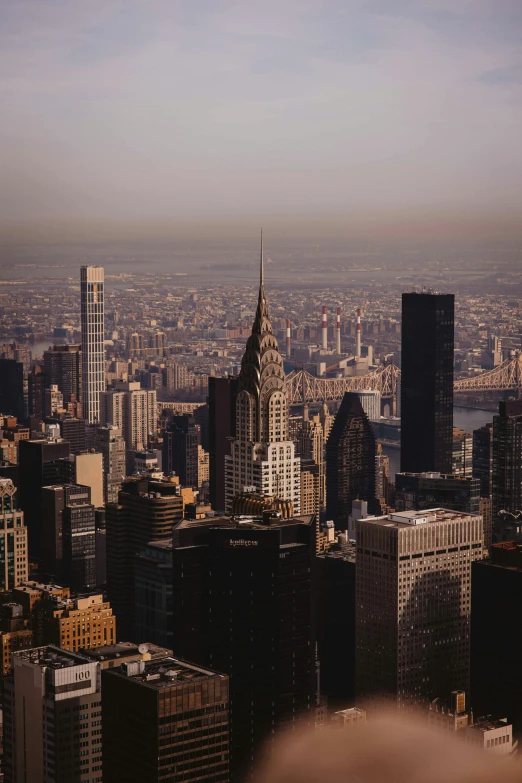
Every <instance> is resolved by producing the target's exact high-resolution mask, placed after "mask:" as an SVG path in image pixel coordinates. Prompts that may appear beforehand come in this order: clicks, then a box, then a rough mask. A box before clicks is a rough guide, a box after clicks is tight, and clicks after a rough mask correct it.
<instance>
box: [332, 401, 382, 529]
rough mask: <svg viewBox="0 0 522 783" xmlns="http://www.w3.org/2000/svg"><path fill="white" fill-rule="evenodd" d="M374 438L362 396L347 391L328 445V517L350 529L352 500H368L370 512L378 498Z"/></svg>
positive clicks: (376, 507)
mask: <svg viewBox="0 0 522 783" xmlns="http://www.w3.org/2000/svg"><path fill="white" fill-rule="evenodd" d="M375 452H376V447H375V435H374V434H373V430H372V427H371V424H370V422H369V421H368V417H367V416H366V414H365V412H364V410H363V408H362V405H361V401H360V399H359V397H358V396H357V395H356V394H352V393H350V392H346V394H345V395H344V397H343V401H342V402H341V407H340V408H339V411H338V412H337V416H336V417H335V421H334V423H333V427H332V429H331V432H330V436H329V438H328V442H327V444H326V516H327V518H328V519H333V521H334V522H335V524H336V527H337V526H338V527H340V528H342V529H343V530H347V529H348V516H349V515H350V513H351V510H352V501H354V500H365V501H366V502H367V503H368V507H369V511H370V513H374V512H376V511H378V510H379V508H380V507H379V506H378V504H377V501H376V498H375Z"/></svg>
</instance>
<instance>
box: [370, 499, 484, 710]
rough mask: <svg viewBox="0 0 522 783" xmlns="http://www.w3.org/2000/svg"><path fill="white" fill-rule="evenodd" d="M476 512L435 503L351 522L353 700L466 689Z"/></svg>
mask: <svg viewBox="0 0 522 783" xmlns="http://www.w3.org/2000/svg"><path fill="white" fill-rule="evenodd" d="M483 539H484V533H483V522H482V517H481V516H480V515H478V514H477V515H471V514H461V513H458V512H455V511H447V510H444V509H441V508H435V509H427V510H424V511H402V512H398V513H392V514H389V515H386V516H382V517H369V518H367V519H362V520H360V521H359V522H358V523H357V575H356V690H357V696H358V699H359V700H361V699H364V700H372V699H376V698H379V699H386V700H389V701H392V702H394V703H396V704H397V706H399V707H406V706H409V705H414V704H427V702H428V701H430V700H432V699H434V698H436V697H437V696H439V695H440V694H445V693H451V692H452V691H454V690H462V691H467V690H468V689H469V633H470V602H471V563H472V562H473V561H474V560H479V559H481V558H482V557H483Z"/></svg>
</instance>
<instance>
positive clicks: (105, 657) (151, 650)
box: [82, 642, 172, 662]
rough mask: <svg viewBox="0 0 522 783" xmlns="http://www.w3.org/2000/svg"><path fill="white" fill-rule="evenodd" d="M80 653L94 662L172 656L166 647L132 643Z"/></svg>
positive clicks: (111, 645)
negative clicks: (144, 656)
mask: <svg viewBox="0 0 522 783" xmlns="http://www.w3.org/2000/svg"><path fill="white" fill-rule="evenodd" d="M82 653H83V654H84V655H86V656H88V657H89V658H91V659H92V660H95V661H112V660H115V659H118V658H121V659H122V662H124V661H125V658H127V657H131V656H133V655H136V656H138V655H150V656H151V658H152V659H153V660H154V658H158V657H160V658H168V657H169V656H171V655H172V650H169V649H168V648H167V647H158V645H156V644H150V643H149V642H144V643H143V644H134V642H118V643H117V644H106V645H103V646H102V647H95V648H93V649H87V650H82Z"/></svg>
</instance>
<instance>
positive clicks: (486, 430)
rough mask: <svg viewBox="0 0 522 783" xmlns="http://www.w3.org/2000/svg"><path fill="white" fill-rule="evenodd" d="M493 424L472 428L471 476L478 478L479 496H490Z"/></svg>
mask: <svg viewBox="0 0 522 783" xmlns="http://www.w3.org/2000/svg"><path fill="white" fill-rule="evenodd" d="M492 470H493V424H485V425H484V426H483V427H479V428H478V429H476V430H473V477H474V478H478V479H480V497H481V498H490V497H491V473H492Z"/></svg>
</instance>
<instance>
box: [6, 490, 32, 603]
mask: <svg viewBox="0 0 522 783" xmlns="http://www.w3.org/2000/svg"><path fill="white" fill-rule="evenodd" d="M15 495H16V487H15V486H14V484H13V482H12V481H11V479H6V478H0V591H1V592H5V591H7V590H12V589H13V588H14V587H18V585H19V584H22V583H23V582H25V581H26V580H27V577H28V574H29V565H28V542H27V528H26V526H25V524H24V512H23V511H20V509H19V508H18V503H17V501H16V498H15Z"/></svg>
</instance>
